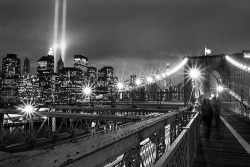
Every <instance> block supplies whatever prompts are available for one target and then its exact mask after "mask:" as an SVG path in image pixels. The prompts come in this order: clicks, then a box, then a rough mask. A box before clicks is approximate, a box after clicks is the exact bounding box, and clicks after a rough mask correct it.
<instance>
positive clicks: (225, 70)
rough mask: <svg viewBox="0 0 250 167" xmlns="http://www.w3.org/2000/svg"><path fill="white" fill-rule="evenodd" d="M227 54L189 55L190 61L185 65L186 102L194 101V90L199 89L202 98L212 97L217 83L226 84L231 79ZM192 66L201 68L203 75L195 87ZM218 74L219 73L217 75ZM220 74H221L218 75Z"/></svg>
mask: <svg viewBox="0 0 250 167" xmlns="http://www.w3.org/2000/svg"><path fill="white" fill-rule="evenodd" d="M224 57H225V55H210V56H195V57H189V61H188V63H187V64H186V66H185V67H184V102H185V104H187V103H188V102H189V101H191V102H194V101H195V96H194V92H193V91H194V90H196V91H199V92H198V94H199V96H200V97H202V98H210V97H211V94H212V93H214V92H215V88H216V84H224V83H225V82H226V81H230V70H229V68H230V67H229V65H228V64H227V63H226V61H225V58H224ZM192 68H197V69H199V70H200V73H201V76H200V78H199V79H198V81H196V82H198V83H196V84H195V86H196V87H197V88H195V89H193V85H194V83H193V82H192V79H190V76H189V71H190V69H192ZM216 74H217V75H216ZM218 74H219V75H218Z"/></svg>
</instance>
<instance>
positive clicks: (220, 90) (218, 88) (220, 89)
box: [216, 85, 224, 92]
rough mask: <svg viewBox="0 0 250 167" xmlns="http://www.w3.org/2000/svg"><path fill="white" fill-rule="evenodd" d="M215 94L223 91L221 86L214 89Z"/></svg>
mask: <svg viewBox="0 0 250 167" xmlns="http://www.w3.org/2000/svg"><path fill="white" fill-rule="evenodd" d="M216 90H217V92H222V91H223V90H224V88H223V86H221V85H219V86H217V88H216Z"/></svg>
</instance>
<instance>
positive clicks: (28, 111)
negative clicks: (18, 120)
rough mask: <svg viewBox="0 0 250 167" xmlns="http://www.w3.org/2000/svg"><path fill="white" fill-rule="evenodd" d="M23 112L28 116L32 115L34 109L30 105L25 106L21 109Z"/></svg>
mask: <svg viewBox="0 0 250 167" xmlns="http://www.w3.org/2000/svg"><path fill="white" fill-rule="evenodd" d="M22 110H23V111H24V112H27V113H29V114H31V113H33V111H34V108H33V106H32V105H26V106H25V107H24V108H23V109H22Z"/></svg>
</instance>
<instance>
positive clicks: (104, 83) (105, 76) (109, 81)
mask: <svg viewBox="0 0 250 167" xmlns="http://www.w3.org/2000/svg"><path fill="white" fill-rule="evenodd" d="M113 73H114V69H113V67H108V66H106V67H103V68H101V69H100V70H98V79H97V88H96V89H97V94H107V93H110V91H111V87H112V85H113Z"/></svg>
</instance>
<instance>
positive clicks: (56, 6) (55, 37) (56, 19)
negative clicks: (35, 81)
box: [53, 0, 59, 72]
mask: <svg viewBox="0 0 250 167" xmlns="http://www.w3.org/2000/svg"><path fill="white" fill-rule="evenodd" d="M58 11H59V0H55V18H54V44H53V45H54V47H53V49H54V62H56V53H57V47H55V45H56V44H57V30H58ZM54 72H56V63H54Z"/></svg>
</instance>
